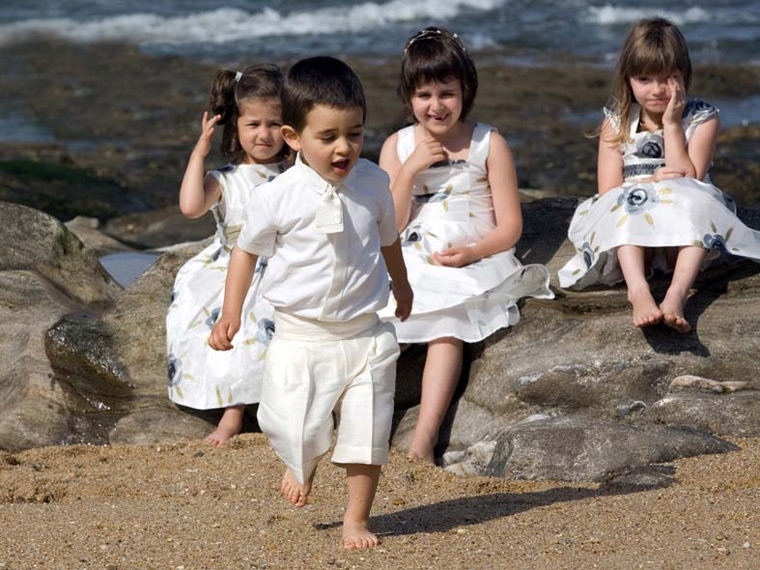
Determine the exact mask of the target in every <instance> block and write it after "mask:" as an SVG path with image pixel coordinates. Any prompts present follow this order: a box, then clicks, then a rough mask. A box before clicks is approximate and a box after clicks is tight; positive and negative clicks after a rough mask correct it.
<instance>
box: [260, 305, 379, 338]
mask: <svg viewBox="0 0 760 570" xmlns="http://www.w3.org/2000/svg"><path fill="white" fill-rule="evenodd" d="M379 322H380V318H379V317H378V316H377V315H376V314H375V313H369V314H366V315H359V316H358V317H356V318H354V319H351V320H350V321H340V322H328V321H317V320H315V319H307V318H304V317H298V316H296V315H292V314H290V313H283V312H281V311H275V314H274V330H275V333H274V334H275V336H277V337H279V338H282V339H288V340H307V341H322V340H345V339H348V338H355V337H358V336H361V335H362V333H364V332H367V331H370V330H372V329H373V328H375V326H377V324H378V323H379Z"/></svg>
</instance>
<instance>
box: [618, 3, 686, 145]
mask: <svg viewBox="0 0 760 570" xmlns="http://www.w3.org/2000/svg"><path fill="white" fill-rule="evenodd" d="M674 71H678V72H680V74H681V76H682V77H683V82H684V87H685V88H686V91H688V90H689V86H690V85H691V59H690V58H689V48H688V47H687V46H686V39H685V38H684V37H683V34H682V33H681V31H680V30H679V29H678V28H677V27H676V26H675V25H674V24H673V23H672V22H670V21H669V20H666V19H665V18H646V19H643V20H639V21H638V22H637V23H636V24H634V26H633V27H632V28H631V30H630V31H629V32H628V36H627V37H626V39H625V43H624V44H623V49H622V51H621V52H620V57H619V58H618V62H617V65H616V66H615V73H614V76H613V81H612V93H611V95H610V102H609V104H608V105H607V106H608V108H609V109H610V110H611V111H612V112H613V113H614V115H615V116H616V117H617V118H618V119H619V123H618V125H619V132H617V133H616V137H615V138H614V139H613V141H612V142H622V141H624V140H625V139H626V137H627V136H628V132H627V125H628V124H629V122H630V113H631V107H632V105H633V103H635V99H634V97H633V91H632V90H631V85H630V83H629V79H630V78H631V77H636V76H641V75H663V74H670V73H673V72H674Z"/></svg>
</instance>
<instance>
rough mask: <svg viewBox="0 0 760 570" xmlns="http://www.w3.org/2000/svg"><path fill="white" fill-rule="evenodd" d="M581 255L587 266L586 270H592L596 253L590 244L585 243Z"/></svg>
mask: <svg viewBox="0 0 760 570" xmlns="http://www.w3.org/2000/svg"><path fill="white" fill-rule="evenodd" d="M581 255H583V263H585V264H586V268H587V269H591V267H593V265H594V259H595V258H596V252H595V251H594V248H593V247H592V246H591V244H590V243H589V242H587V241H585V242H583V246H582V247H581Z"/></svg>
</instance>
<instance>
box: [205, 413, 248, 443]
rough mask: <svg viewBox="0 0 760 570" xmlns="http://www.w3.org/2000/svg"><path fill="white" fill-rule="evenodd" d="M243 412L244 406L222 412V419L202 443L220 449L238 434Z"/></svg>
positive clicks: (241, 426)
mask: <svg viewBox="0 0 760 570" xmlns="http://www.w3.org/2000/svg"><path fill="white" fill-rule="evenodd" d="M244 412H245V406H233V407H231V408H227V409H226V410H224V414H223V415H222V419H221V420H219V425H217V426H216V429H215V430H214V431H213V433H211V434H209V435H208V436H206V437H205V438H204V440H203V441H205V442H206V443H208V444H210V445H213V446H214V447H221V446H223V445H224V444H225V443H227V440H228V439H230V438H231V437H232V436H234V435H237V434H239V433H240V430H242V429H243V414H244Z"/></svg>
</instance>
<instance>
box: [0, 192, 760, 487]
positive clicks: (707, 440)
mask: <svg viewBox="0 0 760 570" xmlns="http://www.w3.org/2000/svg"><path fill="white" fill-rule="evenodd" d="M574 206H575V200H571V199H541V200H536V201H535V202H531V203H527V204H525V205H524V213H525V228H526V230H525V233H524V236H523V239H522V240H521V242H520V244H519V245H520V247H519V248H518V249H519V255H520V256H521V258H522V259H523V261H524V262H526V263H545V264H547V265H548V266H549V268H550V269H551V270H552V273H553V274H555V275H556V270H557V269H558V268H559V267H560V266H561V265H562V264H563V263H564V262H565V260H567V258H568V257H569V256H570V255H572V248H571V246H570V244H569V243H568V242H567V240H566V239H565V232H566V230H567V224H568V222H569V219H570V217H571V216H572V212H573V209H574ZM742 215H743V216H744V217H745V218H746V219H748V220H750V221H751V223H752V224H753V225H754V224H757V222H758V220H760V216H758V215H757V212H756V211H754V210H746V211H743V212H742ZM2 218H4V219H6V220H8V223H7V224H4V225H3V226H2V227H3V228H8V227H9V224H10V220H13V221H14V222H15V221H16V220H19V219H23V220H24V224H25V228H26V230H25V231H23V232H21V231H17V230H13V231H7V230H5V229H4V230H3V231H4V234H3V236H2V237H3V240H4V244H6V245H7V246H8V248H9V251H10V252H13V253H8V252H4V255H5V258H3V259H2V263H3V265H2V266H0V270H1V271H0V281H2V283H3V284H4V286H3V287H2V295H3V296H2V297H0V298H2V299H3V303H2V305H0V317H2V318H3V323H4V324H3V332H4V333H5V334H4V335H3V341H2V343H0V350H1V351H2V356H3V357H4V358H3V360H2V364H0V366H1V367H2V368H1V369H0V379H2V380H1V382H2V384H0V395H2V396H4V397H2V398H1V399H0V412H1V413H0V418H2V419H0V447H2V448H5V449H21V448H25V447H33V446H38V445H49V444H58V443H66V442H72V441H77V442H89V443H104V442H112V443H117V442H118V443H144V442H161V441H168V440H173V439H180V438H187V437H191V438H196V437H200V436H201V435H202V434H204V433H207V432H208V431H209V430H210V429H211V425H212V424H213V422H214V421H215V420H216V418H218V413H217V415H215V416H214V415H213V414H203V413H189V412H190V411H189V410H179V409H178V408H177V407H176V406H174V405H173V404H172V403H171V402H170V401H169V400H168V399H167V397H166V359H165V330H164V317H165V311H166V307H167V304H168V302H169V296H170V292H171V287H172V283H173V281H174V276H175V275H176V272H177V270H178V269H179V267H180V266H181V264H182V263H183V262H184V261H185V260H186V259H188V258H189V257H190V256H191V255H193V254H194V253H195V252H197V251H198V249H199V247H200V244H199V243H193V244H191V245H189V246H185V247H181V248H176V249H173V250H172V251H169V252H166V253H163V254H162V255H161V256H160V257H159V259H158V260H157V261H156V263H154V264H153V266H151V267H150V269H149V270H148V271H147V272H146V273H145V274H144V275H142V276H141V277H140V278H139V279H138V280H137V281H136V282H134V283H133V284H132V285H130V286H129V287H128V288H127V289H126V290H123V291H121V290H120V289H119V287H118V286H116V285H115V284H114V283H113V282H112V281H111V280H110V278H109V277H108V275H107V274H104V272H103V271H102V269H101V268H100V267H99V266H98V264H97V261H96V260H95V258H94V256H92V255H90V254H89V252H88V251H87V250H86V249H85V248H84V247H83V246H82V245H81V243H80V242H79V240H77V239H76V238H75V237H74V236H73V235H72V234H70V233H69V232H68V231H67V230H66V228H65V227H64V226H62V225H61V224H60V223H58V222H57V221H55V220H53V219H51V218H49V217H48V216H45V215H44V214H41V213H39V212H34V211H33V210H28V209H19V208H18V207H15V206H11V205H0V219H2ZM755 227H757V226H756V225H755ZM30 238H31V239H30ZM30 244H34V246H32V245H30ZM759 272H760V267H759V266H757V265H755V264H753V263H742V264H739V265H737V266H736V267H733V268H730V269H720V270H714V271H712V272H710V273H708V274H706V275H704V276H702V277H701V278H700V279H699V281H698V282H697V284H696V292H695V294H694V296H693V297H692V298H691V300H690V302H689V305H688V307H687V314H688V316H689V318H690V319H691V320H692V322H694V323H696V327H695V329H696V332H695V333H694V334H690V335H680V334H678V333H676V332H674V331H672V330H670V329H667V328H665V327H652V328H650V329H647V330H644V331H642V330H639V329H637V328H635V327H634V326H633V325H632V324H631V314H630V308H629V306H628V303H627V301H626V296H625V289H624V288H623V287H617V288H603V289H599V290H592V291H584V292H565V291H561V290H559V289H557V299H555V300H551V301H546V300H535V299H528V300H526V301H525V302H524V304H523V305H522V307H521V315H522V316H521V322H520V323H519V324H518V325H517V326H515V327H512V328H510V329H507V330H504V331H500V332H499V333H497V334H495V335H493V336H492V337H490V338H488V339H486V340H485V341H484V342H481V343H477V344H474V345H470V346H468V347H467V348H468V350H467V361H468V366H467V367H465V373H464V374H463V382H462V384H461V386H460V389H459V392H458V397H457V398H456V400H455V402H454V403H453V404H452V407H451V409H450V410H449V414H448V417H447V419H446V422H445V424H444V426H443V428H442V430H441V440H440V442H439V448H438V451H439V452H440V453H441V454H443V452H448V453H446V455H445V457H444V463H445V464H447V465H448V467H449V468H450V469H452V470H454V471H456V472H460V473H481V474H482V473H487V474H492V475H499V476H507V477H524V478H531V479H541V478H552V479H567V480H581V479H582V480H610V479H614V478H615V477H621V476H629V477H633V476H634V475H636V473H638V475H637V476H641V472H639V471H637V469H641V468H642V466H646V465H647V464H649V463H657V462H662V461H670V460H672V459H675V458H677V457H683V456H686V455H692V454H697V453H716V452H722V451H726V450H729V449H732V446H731V444H728V443H726V442H724V441H722V440H720V439H718V436H752V437H756V436H758V435H759V434H760V413H759V412H758V411H757V410H758V409H759V408H758V406H757V403H758V400H760V391H758V388H759V387H760V381H759V380H758V378H757V376H756V361H755V355H756V350H757V345H758V342H757V341H758V332H757V331H758V330H760V326H759V325H760V312H758V311H757V310H756V309H755V308H756V307H757V306H758V301H759V299H758V296H760V277H759ZM555 285H556V284H555ZM665 286H666V282H665V281H658V282H655V283H654V290H655V293H656V294H662V292H663V291H664V287H665ZM424 358H425V349H424V347H423V346H418V345H415V346H412V347H409V349H408V350H406V351H405V352H404V353H403V354H402V356H401V358H400V360H399V366H398V369H399V374H398V383H397V384H398V390H397V414H396V417H397V422H396V425H395V426H394V436H393V437H394V439H393V442H394V444H395V445H396V446H397V447H399V448H401V449H404V448H405V447H406V445H408V441H409V437H410V433H411V430H412V429H413V426H414V423H415V420H416V416H417V412H418V409H417V403H418V401H419V393H420V391H419V390H420V388H419V386H420V376H421V370H422V366H423V364H424ZM254 411H255V410H250V415H251V417H249V420H250V423H251V425H255V424H254V422H253V421H252V415H253V412H254ZM563 443H564V444H565V445H563ZM623 448H627V451H626V450H625V449H623ZM613 450H614V453H613Z"/></svg>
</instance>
